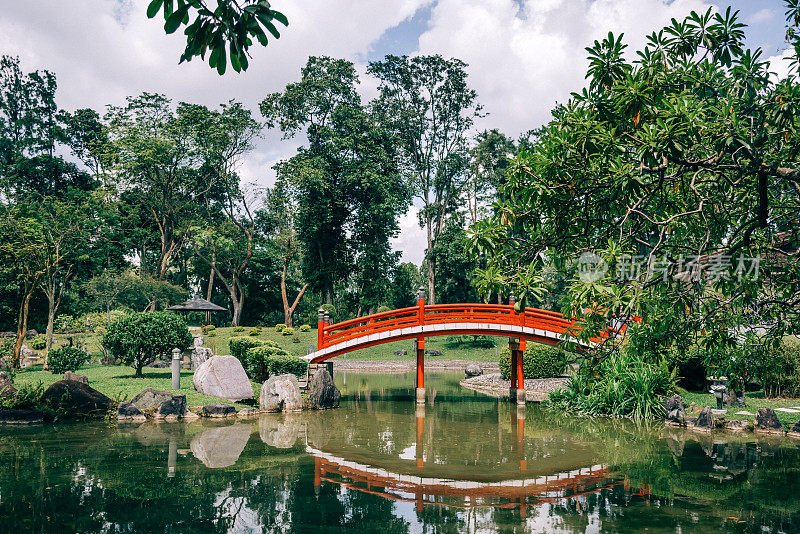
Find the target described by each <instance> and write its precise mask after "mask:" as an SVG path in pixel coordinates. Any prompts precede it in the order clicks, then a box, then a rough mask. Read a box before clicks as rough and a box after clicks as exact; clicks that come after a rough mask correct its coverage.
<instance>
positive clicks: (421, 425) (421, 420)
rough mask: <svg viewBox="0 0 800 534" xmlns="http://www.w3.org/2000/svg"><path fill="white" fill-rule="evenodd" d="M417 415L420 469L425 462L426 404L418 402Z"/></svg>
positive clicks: (418, 466)
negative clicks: (423, 443) (423, 441)
mask: <svg viewBox="0 0 800 534" xmlns="http://www.w3.org/2000/svg"><path fill="white" fill-rule="evenodd" d="M416 416H417V443H416V447H415V448H416V451H415V452H416V458H417V469H419V470H420V471H421V470H422V467H423V465H424V463H425V460H424V458H425V456H424V453H425V451H424V450H423V445H422V439H423V431H424V430H425V405H424V404H418V405H417V410H416Z"/></svg>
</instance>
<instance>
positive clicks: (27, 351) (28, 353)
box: [19, 345, 38, 358]
mask: <svg viewBox="0 0 800 534" xmlns="http://www.w3.org/2000/svg"><path fill="white" fill-rule="evenodd" d="M19 355H20V358H31V357H34V358H35V357H36V356H38V354H36V351H35V350H33V349H32V348H30V347H29V346H28V345H22V347H20V349H19Z"/></svg>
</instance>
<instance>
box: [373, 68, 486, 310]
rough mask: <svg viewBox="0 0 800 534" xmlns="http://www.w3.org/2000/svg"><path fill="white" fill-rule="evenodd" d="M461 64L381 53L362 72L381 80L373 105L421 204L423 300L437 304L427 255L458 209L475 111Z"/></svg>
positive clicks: (431, 263)
mask: <svg viewBox="0 0 800 534" xmlns="http://www.w3.org/2000/svg"><path fill="white" fill-rule="evenodd" d="M466 66H467V65H466V64H465V63H464V62H463V61H460V60H458V59H444V58H442V57H441V56H439V55H436V56H417V57H407V56H391V55H390V56H386V58H385V59H384V60H383V61H375V62H372V63H370V64H369V68H368V69H367V71H368V72H369V73H370V74H373V75H375V76H376V77H377V78H378V80H379V82H380V86H379V87H380V96H379V97H378V99H377V101H376V102H375V108H376V110H377V112H378V114H379V116H380V120H381V122H382V123H383V124H384V125H385V126H386V128H387V129H388V130H389V131H391V132H392V133H393V134H394V135H395V136H396V138H397V140H398V144H399V148H400V170H401V172H402V173H403V175H404V176H405V177H406V178H407V179H408V180H409V183H410V185H411V189H412V193H413V195H414V197H415V198H416V199H418V200H419V201H420V202H421V203H422V208H421V210H420V214H419V218H420V226H421V227H423V228H425V231H426V234H427V244H428V249H427V250H428V257H427V258H426V264H427V271H428V272H427V275H428V276H427V278H428V299H429V301H430V302H431V303H435V302H436V293H435V286H436V260H435V258H434V257H433V256H432V252H433V250H434V249H435V248H436V241H437V240H438V239H439V236H440V235H441V233H442V231H443V230H444V227H445V223H446V218H447V216H448V215H450V214H452V213H453V212H455V211H456V210H457V208H459V207H460V206H459V200H460V197H461V194H462V192H463V188H464V185H465V183H466V179H467V166H468V146H467V145H468V133H469V130H470V128H472V124H473V120H474V118H475V117H477V116H478V115H479V113H480V106H479V105H477V103H476V99H477V94H476V93H475V91H474V90H472V89H470V88H469V86H468V85H467V73H466V70H465V68H466Z"/></svg>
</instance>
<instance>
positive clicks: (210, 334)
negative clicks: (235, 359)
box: [206, 330, 217, 337]
mask: <svg viewBox="0 0 800 534" xmlns="http://www.w3.org/2000/svg"><path fill="white" fill-rule="evenodd" d="M206 336H208V337H217V333H216V332H215V331H213V330H212V331H211V332H209V333H208V334H206Z"/></svg>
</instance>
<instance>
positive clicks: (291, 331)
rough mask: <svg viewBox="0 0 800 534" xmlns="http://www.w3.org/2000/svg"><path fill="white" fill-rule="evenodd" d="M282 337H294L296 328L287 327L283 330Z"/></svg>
mask: <svg viewBox="0 0 800 534" xmlns="http://www.w3.org/2000/svg"><path fill="white" fill-rule="evenodd" d="M281 335H284V336H293V335H294V328H292V327H291V326H287V327H286V328H284V329H283V330H281Z"/></svg>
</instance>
